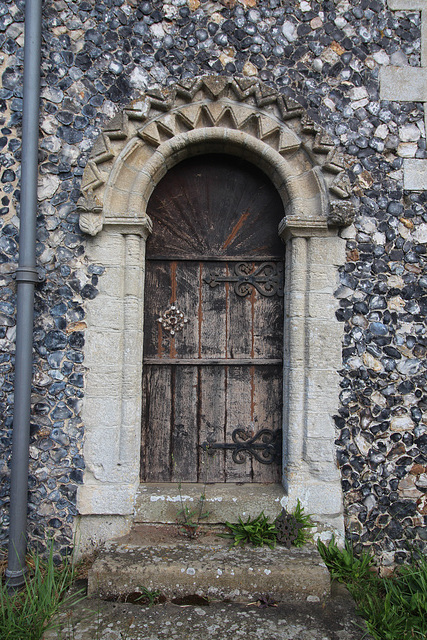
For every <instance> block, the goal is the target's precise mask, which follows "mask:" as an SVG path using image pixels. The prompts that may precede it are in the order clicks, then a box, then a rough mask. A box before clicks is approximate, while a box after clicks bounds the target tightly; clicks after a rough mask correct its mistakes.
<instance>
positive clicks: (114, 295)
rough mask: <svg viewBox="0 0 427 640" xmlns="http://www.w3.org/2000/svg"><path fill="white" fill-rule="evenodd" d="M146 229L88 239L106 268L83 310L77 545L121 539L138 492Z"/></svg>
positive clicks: (114, 229)
mask: <svg viewBox="0 0 427 640" xmlns="http://www.w3.org/2000/svg"><path fill="white" fill-rule="evenodd" d="M149 232H150V225H149V224H147V225H140V226H138V227H136V225H133V226H132V227H129V228H128V227H126V225H105V226H104V229H103V230H102V231H101V232H100V233H99V234H98V235H97V236H96V237H94V238H93V239H91V240H89V241H88V244H87V255H88V257H89V259H90V260H91V262H93V263H95V264H98V265H102V266H103V267H104V269H105V271H104V273H103V274H102V275H101V276H100V278H99V284H98V286H99V294H98V296H97V297H96V298H95V299H94V300H92V301H91V303H90V305H88V310H87V324H88V328H87V330H86V349H85V366H86V368H87V373H86V380H85V398H84V404H83V412H82V417H83V421H84V425H85V441H84V457H85V463H86V470H85V474H84V484H83V485H82V486H81V487H80V488H79V492H78V499H77V506H78V510H79V514H80V516H81V518H80V523H79V536H80V538H81V546H82V547H86V548H87V546H88V544H87V543H88V540H89V539H91V540H94V541H97V540H99V539H102V538H103V537H105V536H104V533H105V532H104V530H103V529H104V528H105V529H108V536H107V537H112V536H114V535H121V534H123V533H125V532H126V531H127V530H128V529H129V527H130V524H131V516H132V514H133V509H134V502H135V496H136V492H137V488H138V486H139V458H140V430H141V391H142V390H141V380H142V376H141V371H142V345H143V317H144V266H145V243H146V239H147V237H148V234H149Z"/></svg>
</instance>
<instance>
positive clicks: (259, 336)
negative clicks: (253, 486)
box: [141, 154, 284, 482]
mask: <svg viewBox="0 0 427 640" xmlns="http://www.w3.org/2000/svg"><path fill="white" fill-rule="evenodd" d="M148 214H149V215H150V217H151V219H152V221H153V233H152V235H151V237H150V238H149V239H148V241H147V262H146V280H145V310H146V311H145V328H144V365H143V420H142V450H141V478H142V481H143V482H169V481H173V482H177V481H185V482H198V481H200V482H204V481H205V480H207V481H208V482H227V481H228V482H278V481H279V480H280V466H281V465H280V459H281V456H280V451H281V442H280V438H281V431H280V429H281V423H282V367H283V360H282V359H283V335H282V334H283V250H284V248H283V245H282V243H281V241H280V239H279V237H278V232H277V227H278V224H279V222H280V220H281V219H282V218H283V205H282V202H281V200H280V198H279V196H278V194H277V192H276V190H275V189H274V187H273V185H272V184H271V182H270V181H269V179H268V178H267V177H266V176H265V175H264V174H263V173H262V172H261V171H260V170H258V169H257V168H255V167H253V166H252V165H250V164H249V163H247V162H244V161H242V160H240V159H237V158H235V157H232V156H223V155H215V154H212V155H206V156H198V157H194V158H191V159H189V160H186V161H184V162H182V163H180V164H179V165H177V166H175V167H174V168H173V169H172V170H171V171H169V172H168V174H167V175H166V176H165V177H164V178H163V180H162V181H161V182H160V183H159V185H158V186H157V187H156V189H155V191H154V193H153V195H152V197H151V199H150V202H149V207H148Z"/></svg>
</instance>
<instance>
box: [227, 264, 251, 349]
mask: <svg viewBox="0 0 427 640" xmlns="http://www.w3.org/2000/svg"><path fill="white" fill-rule="evenodd" d="M235 265H236V263H233V262H229V263H228V264H227V270H228V274H229V275H232V276H233V275H234V273H235ZM251 297H252V296H251V295H248V296H240V295H238V293H236V290H235V286H234V284H232V283H230V285H229V293H228V309H227V316H228V336H227V352H228V357H229V358H231V359H233V358H250V357H251V352H252V325H253V320H252V301H251Z"/></svg>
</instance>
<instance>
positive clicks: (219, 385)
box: [199, 365, 229, 482]
mask: <svg viewBox="0 0 427 640" xmlns="http://www.w3.org/2000/svg"><path fill="white" fill-rule="evenodd" d="M199 376H200V378H199V379H200V386H199V393H200V397H199V402H200V415H199V431H200V438H199V440H200V444H202V443H203V442H218V443H222V442H225V438H226V430H225V421H226V405H225V399H226V398H225V388H226V372H225V368H224V367H223V366H221V365H218V366H212V367H199ZM212 451H213V450H212ZM227 455H229V454H226V452H225V451H220V450H216V451H215V452H214V455H211V454H210V453H209V452H207V453H204V452H203V451H201V452H200V457H199V482H225V460H226V456H227Z"/></svg>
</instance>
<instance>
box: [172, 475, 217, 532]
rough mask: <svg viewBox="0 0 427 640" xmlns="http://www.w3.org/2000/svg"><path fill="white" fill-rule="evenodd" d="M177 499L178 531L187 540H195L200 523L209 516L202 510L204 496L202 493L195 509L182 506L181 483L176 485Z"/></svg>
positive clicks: (207, 512)
mask: <svg viewBox="0 0 427 640" xmlns="http://www.w3.org/2000/svg"><path fill="white" fill-rule="evenodd" d="M178 489H179V498H180V503H181V508H180V509H179V511H178V513H177V523H178V524H179V525H180V530H181V533H182V534H183V535H186V536H188V537H189V538H196V537H197V535H198V533H199V530H200V522H201V520H204V519H205V518H207V517H208V516H209V513H210V511H205V510H204V505H205V501H206V497H205V494H204V493H202V494H201V495H200V497H199V500H198V505H197V507H196V508H195V509H190V508H189V507H187V505H186V504H184V499H183V497H182V491H181V483H179V484H178Z"/></svg>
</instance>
